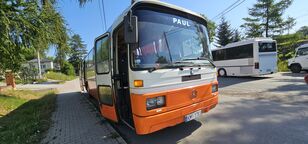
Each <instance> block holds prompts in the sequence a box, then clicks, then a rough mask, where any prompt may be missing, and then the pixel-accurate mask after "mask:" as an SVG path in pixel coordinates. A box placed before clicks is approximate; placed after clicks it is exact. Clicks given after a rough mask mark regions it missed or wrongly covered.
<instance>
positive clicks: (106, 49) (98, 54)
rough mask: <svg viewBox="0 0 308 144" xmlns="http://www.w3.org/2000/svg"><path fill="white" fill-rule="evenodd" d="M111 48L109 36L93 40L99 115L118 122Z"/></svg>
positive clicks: (105, 35)
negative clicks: (112, 75)
mask: <svg viewBox="0 0 308 144" xmlns="http://www.w3.org/2000/svg"><path fill="white" fill-rule="evenodd" d="M110 61H111V48H110V37H109V34H104V35H102V36H101V37H99V38H97V39H96V40H95V64H96V83H97V92H98V102H99V108H100V112H101V114H102V115H103V116H104V117H105V118H107V119H109V120H112V121H114V122H118V117H117V114H116V110H115V98H114V88H113V86H112V79H111V73H112V67H111V62H110Z"/></svg>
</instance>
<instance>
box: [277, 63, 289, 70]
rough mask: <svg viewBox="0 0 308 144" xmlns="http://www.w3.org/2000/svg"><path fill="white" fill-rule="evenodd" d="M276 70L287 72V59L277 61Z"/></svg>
mask: <svg viewBox="0 0 308 144" xmlns="http://www.w3.org/2000/svg"><path fill="white" fill-rule="evenodd" d="M278 71H279V72H287V71H289V68H288V61H286V60H285V61H278Z"/></svg>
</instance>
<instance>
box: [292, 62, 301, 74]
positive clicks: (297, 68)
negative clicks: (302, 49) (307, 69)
mask: <svg viewBox="0 0 308 144" xmlns="http://www.w3.org/2000/svg"><path fill="white" fill-rule="evenodd" d="M290 69H291V71H292V73H300V72H301V70H302V67H301V66H300V65H299V64H293V65H291V67H290Z"/></svg>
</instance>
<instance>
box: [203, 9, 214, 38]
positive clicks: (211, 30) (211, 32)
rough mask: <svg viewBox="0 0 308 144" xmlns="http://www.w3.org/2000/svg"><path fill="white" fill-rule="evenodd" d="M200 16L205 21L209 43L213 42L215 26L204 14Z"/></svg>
mask: <svg viewBox="0 0 308 144" xmlns="http://www.w3.org/2000/svg"><path fill="white" fill-rule="evenodd" d="M201 15H202V16H203V17H204V19H205V20H206V21H207V29H208V33H209V39H210V42H213V41H214V37H215V29H216V24H215V22H214V21H211V20H210V19H208V18H207V17H206V16H205V15H204V14H201Z"/></svg>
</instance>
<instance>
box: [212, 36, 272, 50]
mask: <svg viewBox="0 0 308 144" xmlns="http://www.w3.org/2000/svg"><path fill="white" fill-rule="evenodd" d="M259 41H263V42H276V41H275V40H273V39H272V38H265V37H259V38H251V39H245V40H242V41H239V42H234V43H229V44H227V45H226V46H224V47H221V48H216V49H212V51H215V50H221V49H226V48H231V47H234V46H239V45H245V44H250V43H254V42H259Z"/></svg>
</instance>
